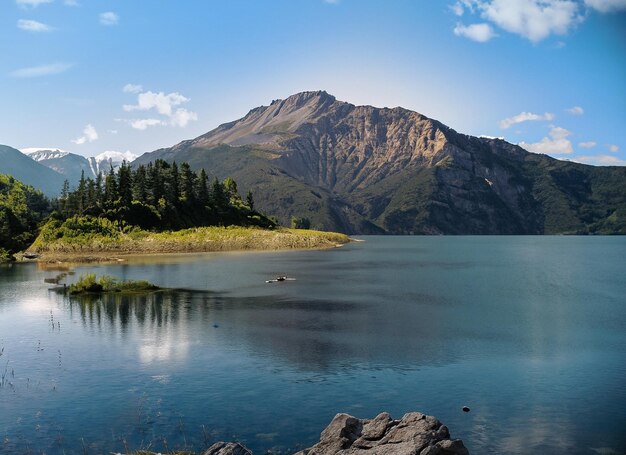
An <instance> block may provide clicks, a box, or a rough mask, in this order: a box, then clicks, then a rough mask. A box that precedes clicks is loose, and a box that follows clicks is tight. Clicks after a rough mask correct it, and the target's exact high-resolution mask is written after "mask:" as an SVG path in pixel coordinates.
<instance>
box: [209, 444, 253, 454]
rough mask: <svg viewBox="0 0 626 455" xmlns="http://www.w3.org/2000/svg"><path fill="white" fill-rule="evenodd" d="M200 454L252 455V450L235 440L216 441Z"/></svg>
mask: <svg viewBox="0 0 626 455" xmlns="http://www.w3.org/2000/svg"><path fill="white" fill-rule="evenodd" d="M202 455H252V452H251V451H250V450H248V449H247V448H246V447H244V446H242V445H241V444H239V443H237V442H221V441H220V442H216V443H215V444H213V445H212V446H211V447H209V448H208V449H207V450H206V451H205V452H204V453H203V454H202Z"/></svg>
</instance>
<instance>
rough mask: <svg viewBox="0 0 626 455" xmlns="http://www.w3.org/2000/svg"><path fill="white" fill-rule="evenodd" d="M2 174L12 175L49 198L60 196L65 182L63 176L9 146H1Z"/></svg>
mask: <svg viewBox="0 0 626 455" xmlns="http://www.w3.org/2000/svg"><path fill="white" fill-rule="evenodd" d="M0 174H8V175H11V176H13V177H15V178H16V179H17V180H20V181H21V182H23V183H25V184H27V185H31V186H33V187H34V188H37V189H39V190H41V191H42V192H43V193H44V194H46V195H47V196H58V195H59V193H60V192H61V188H62V187H63V182H64V180H65V177H64V176H63V175H61V174H59V173H58V172H56V171H54V170H52V169H50V168H48V167H46V166H44V165H42V164H40V163H38V162H36V161H34V160H33V159H31V158H29V157H28V156H26V155H24V154H23V153H22V152H20V151H19V150H17V149H14V148H13V147H9V146H8V145H0Z"/></svg>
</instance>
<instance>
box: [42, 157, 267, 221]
mask: <svg viewBox="0 0 626 455" xmlns="http://www.w3.org/2000/svg"><path fill="white" fill-rule="evenodd" d="M54 206H55V207H54V208H55V210H56V216H57V217H58V218H61V219H67V218H69V217H73V216H94V217H105V218H108V219H109V220H111V221H119V222H125V223H127V224H130V225H134V226H139V227H141V228H143V229H151V230H176V229H184V228H190V227H200V226H215V225H240V226H260V227H265V228H268V227H274V226H275V225H276V222H275V220H272V219H270V218H268V217H266V216H264V215H262V214H260V213H259V212H257V211H255V210H254V198H253V195H252V193H251V192H248V193H247V195H246V197H245V199H244V198H242V197H241V195H240V194H239V191H238V189H237V183H236V182H235V181H234V180H233V179H232V178H230V177H229V178H226V179H225V180H224V181H222V182H220V181H219V180H218V179H217V178H215V179H213V180H212V181H210V180H209V178H208V176H207V173H206V172H205V170H204V169H202V170H200V172H197V173H196V172H193V171H192V170H191V167H190V166H189V164H188V163H186V162H183V163H181V165H180V166H178V165H177V163H176V162H175V161H174V162H172V163H171V164H170V163H168V162H166V161H164V160H156V161H154V162H151V163H148V164H147V165H141V166H139V167H137V168H132V167H131V166H130V164H129V163H127V162H123V163H122V164H121V166H120V167H119V168H118V169H117V171H116V170H114V169H113V168H111V169H110V171H109V172H108V173H107V174H105V175H103V174H99V175H98V176H97V177H96V178H95V179H92V178H85V176H84V173H83V175H82V176H81V179H80V181H79V183H78V185H77V187H76V188H75V189H73V190H70V187H69V182H68V181H66V182H65V184H64V185H63V189H62V191H61V196H60V198H59V199H58V200H56V201H55V202H54Z"/></svg>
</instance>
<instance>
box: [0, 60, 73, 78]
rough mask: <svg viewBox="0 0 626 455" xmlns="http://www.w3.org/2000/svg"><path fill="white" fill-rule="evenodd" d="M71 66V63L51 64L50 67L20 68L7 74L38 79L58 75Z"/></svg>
mask: <svg viewBox="0 0 626 455" xmlns="http://www.w3.org/2000/svg"><path fill="white" fill-rule="evenodd" d="M72 66H74V65H72V64H71V63H51V64H50V65H40V66H31V67H29V68H20V69H17V70H15V71H12V72H11V73H9V75H10V76H12V77H40V76H48V75H50V74H59V73H63V72H64V71H67V70H68V69H70V68H71V67H72Z"/></svg>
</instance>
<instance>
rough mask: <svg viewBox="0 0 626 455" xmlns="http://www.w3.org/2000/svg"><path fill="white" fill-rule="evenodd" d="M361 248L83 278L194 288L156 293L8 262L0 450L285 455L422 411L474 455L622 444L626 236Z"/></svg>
mask: <svg viewBox="0 0 626 455" xmlns="http://www.w3.org/2000/svg"><path fill="white" fill-rule="evenodd" d="M364 239H365V240H366V242H363V243H353V244H350V245H347V246H345V247H343V248H339V249H336V250H332V251H305V252H285V253H249V254H241V253H231V254H204V255H191V256H168V257H162V256H161V257H152V258H144V259H141V260H137V261H130V262H128V263H120V264H115V265H101V266H85V267H79V268H78V269H76V272H77V275H79V274H81V273H83V272H87V271H96V272H97V273H98V274H100V273H107V274H110V275H114V276H116V277H119V278H124V279H139V278H141V279H147V280H149V281H152V282H154V283H156V284H158V285H161V286H166V287H176V288H185V289H189V291H181V292H176V293H165V294H159V295H155V296H151V297H147V298H146V297H133V298H129V297H124V298H120V297H119V296H118V297H112V298H105V299H93V300H90V301H75V300H69V299H67V298H66V297H63V296H59V295H56V294H54V293H51V292H49V291H48V287H49V285H47V284H45V283H44V282H43V279H44V278H46V277H53V276H55V275H56V274H57V273H58V272H55V271H46V270H40V269H38V268H37V267H36V265H35V264H25V265H14V266H13V267H4V268H0V350H2V349H3V351H2V355H1V356H0V375H2V376H3V380H2V386H1V387H0V437H1V438H2V439H1V440H0V452H1V453H3V454H4V453H6V454H21V453H33V454H37V453H46V454H63V453H66V454H71V453H77V454H83V453H85V452H87V453H110V452H120V451H121V452H124V451H125V450H126V449H129V450H130V449H139V448H149V449H151V450H155V451H165V450H172V449H180V448H189V449H195V450H200V449H202V448H204V447H206V446H207V445H209V444H211V443H213V442H215V441H217V440H224V439H225V440H234V439H236V440H240V441H243V442H244V443H245V444H246V445H248V446H249V447H251V448H252V449H254V450H255V452H256V453H259V454H260V453H265V452H266V451H272V452H274V453H292V451H295V450H296V449H298V448H301V447H303V446H309V445H311V444H312V443H314V442H315V441H316V440H317V439H318V438H319V433H320V432H321V430H322V429H323V428H324V427H325V426H326V424H327V423H328V422H329V421H330V420H331V419H332V417H333V416H334V414H335V413H337V412H348V413H351V414H353V415H356V416H358V417H373V416H374V415H376V414H378V413H379V412H381V411H384V410H385V411H389V412H390V413H391V414H392V415H393V416H395V417H399V416H401V415H402V414H403V413H405V412H408V411H414V410H418V411H421V412H424V413H428V414H433V415H436V416H437V417H438V418H439V419H440V420H442V421H443V422H444V423H445V424H446V425H448V426H449V428H450V430H451V433H452V435H453V437H460V438H462V439H463V440H464V441H465V443H466V445H467V447H468V448H469V449H470V451H471V452H472V453H474V454H483V453H520V454H528V453H547V454H552V453H554V454H594V453H601V454H611V453H626V437H625V436H624V434H626V432H625V431H624V430H625V429H626V385H625V384H626V297H625V296H626V278H625V275H624V270H623V269H624V265H626V261H625V258H626V239H625V238H623V237H364ZM279 274H289V275H291V276H294V277H296V278H297V281H291V282H284V283H277V284H266V283H265V280H266V279H268V278H271V277H273V276H276V275H279ZM77 275H74V276H69V277H68V278H69V280H70V281H71V280H74V279H75V278H76V276H77ZM464 405H467V406H469V407H470V408H471V412H470V413H463V412H462V411H461V407H462V406H464Z"/></svg>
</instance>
